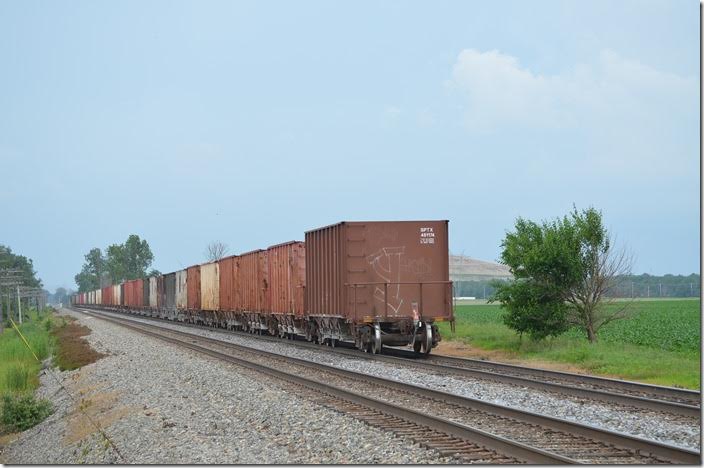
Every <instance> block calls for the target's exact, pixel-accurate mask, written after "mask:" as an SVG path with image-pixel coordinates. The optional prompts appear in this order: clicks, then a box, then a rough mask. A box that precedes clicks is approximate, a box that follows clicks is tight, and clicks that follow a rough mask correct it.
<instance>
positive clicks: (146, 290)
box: [142, 278, 149, 307]
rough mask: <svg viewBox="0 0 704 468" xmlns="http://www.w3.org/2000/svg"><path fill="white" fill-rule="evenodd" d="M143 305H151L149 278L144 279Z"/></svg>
mask: <svg viewBox="0 0 704 468" xmlns="http://www.w3.org/2000/svg"><path fill="white" fill-rule="evenodd" d="M142 306H144V307H149V278H145V279H143V280H142Z"/></svg>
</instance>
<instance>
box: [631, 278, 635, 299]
mask: <svg viewBox="0 0 704 468" xmlns="http://www.w3.org/2000/svg"><path fill="white" fill-rule="evenodd" d="M634 297H635V296H634V295H633V281H631V299H633V298H634Z"/></svg>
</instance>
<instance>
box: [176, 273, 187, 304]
mask: <svg viewBox="0 0 704 468" xmlns="http://www.w3.org/2000/svg"><path fill="white" fill-rule="evenodd" d="M187 278H188V271H187V270H179V271H177V272H176V309H177V310H178V311H179V313H180V311H182V310H186V309H187V308H188V286H187Z"/></svg>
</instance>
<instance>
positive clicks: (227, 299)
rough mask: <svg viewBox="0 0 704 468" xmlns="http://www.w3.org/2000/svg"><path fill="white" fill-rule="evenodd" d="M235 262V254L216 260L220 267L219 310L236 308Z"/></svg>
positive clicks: (233, 309)
mask: <svg viewBox="0 0 704 468" xmlns="http://www.w3.org/2000/svg"><path fill="white" fill-rule="evenodd" d="M236 263H237V256H236V255H232V256H230V257H225V258H221V259H220V260H218V265H219V269H220V290H219V293H220V310H222V311H235V310H237V300H236V299H235V295H236V292H237V284H236V282H235V279H236V276H235V275H236V274H235V271H236V270H235V267H236Z"/></svg>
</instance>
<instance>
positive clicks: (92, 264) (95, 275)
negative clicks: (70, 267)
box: [74, 247, 106, 292]
mask: <svg viewBox="0 0 704 468" xmlns="http://www.w3.org/2000/svg"><path fill="white" fill-rule="evenodd" d="M84 259H85V262H84V263H83V267H82V268H81V272H80V273H78V274H77V275H76V276H75V277H74V279H75V280H76V284H77V285H78V291H79V292H86V291H92V290H95V289H98V288H100V287H101V286H104V285H103V284H102V283H103V281H101V279H103V277H104V275H105V271H106V265H105V257H104V256H103V252H102V251H101V250H100V249H99V248H97V247H96V248H93V249H90V251H89V252H88V253H87V254H86V255H85V256H84Z"/></svg>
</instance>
